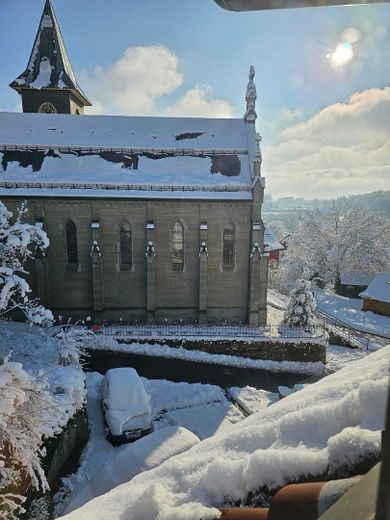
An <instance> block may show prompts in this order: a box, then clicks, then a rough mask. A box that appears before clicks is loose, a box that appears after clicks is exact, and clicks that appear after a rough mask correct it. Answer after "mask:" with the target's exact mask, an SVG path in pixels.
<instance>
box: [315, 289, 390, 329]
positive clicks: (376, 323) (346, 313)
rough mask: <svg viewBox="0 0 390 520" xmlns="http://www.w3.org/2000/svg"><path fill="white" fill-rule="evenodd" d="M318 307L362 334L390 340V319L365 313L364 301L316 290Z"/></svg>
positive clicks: (368, 312)
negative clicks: (365, 333) (376, 335)
mask: <svg viewBox="0 0 390 520" xmlns="http://www.w3.org/2000/svg"><path fill="white" fill-rule="evenodd" d="M315 297H316V301H317V307H318V309H319V310H321V311H323V312H326V313H327V314H329V315H330V316H332V317H333V318H336V319H337V320H340V321H342V322H343V323H345V324H346V325H347V326H349V327H351V328H353V329H355V330H358V331H360V332H368V333H371V334H378V335H380V336H385V337H387V338H390V317H388V316H381V315H379V314H375V313H373V312H370V311H363V310H362V308H363V300H361V299H357V298H346V297H345V296H340V295H338V294H334V293H332V292H330V291H327V290H323V289H318V288H317V289H316V290H315Z"/></svg>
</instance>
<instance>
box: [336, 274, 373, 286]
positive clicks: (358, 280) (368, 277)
mask: <svg viewBox="0 0 390 520" xmlns="http://www.w3.org/2000/svg"><path fill="white" fill-rule="evenodd" d="M374 277H375V274H373V273H369V272H368V271H341V272H340V281H341V283H342V284H343V285H360V286H367V285H369V284H370V282H372V280H373V278H374Z"/></svg>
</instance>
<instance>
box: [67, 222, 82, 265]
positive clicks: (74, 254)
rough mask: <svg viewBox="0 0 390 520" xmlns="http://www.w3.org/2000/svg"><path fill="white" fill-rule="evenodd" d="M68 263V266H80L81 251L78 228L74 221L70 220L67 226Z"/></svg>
mask: <svg viewBox="0 0 390 520" xmlns="http://www.w3.org/2000/svg"><path fill="white" fill-rule="evenodd" d="M65 239H66V263H67V265H68V266H78V264H79V250H78V244H77V226H76V224H75V223H74V222H73V220H68V222H67V223H66V226H65Z"/></svg>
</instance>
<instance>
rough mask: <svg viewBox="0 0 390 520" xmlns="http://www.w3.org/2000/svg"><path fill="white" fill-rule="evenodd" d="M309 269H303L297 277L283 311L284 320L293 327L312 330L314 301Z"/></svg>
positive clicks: (313, 324)
mask: <svg viewBox="0 0 390 520" xmlns="http://www.w3.org/2000/svg"><path fill="white" fill-rule="evenodd" d="M308 278H309V271H308V270H307V269H304V271H303V275H302V278H298V280H297V281H296V285H295V288H294V289H293V290H292V291H291V292H290V301H289V304H288V306H287V309H286V311H285V313H284V322H285V323H288V324H289V325H292V326H294V327H302V328H304V329H305V330H312V329H313V328H314V326H315V318H314V311H315V308H316V302H315V300H314V296H313V293H312V292H311V291H310V287H311V282H310V281H309V280H308Z"/></svg>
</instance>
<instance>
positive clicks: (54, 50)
mask: <svg viewBox="0 0 390 520" xmlns="http://www.w3.org/2000/svg"><path fill="white" fill-rule="evenodd" d="M10 87H12V88H14V89H15V90H17V91H20V90H21V89H25V88H34V89H43V88H51V89H67V90H71V91H72V92H73V94H75V95H76V96H77V97H78V98H79V99H81V101H82V102H83V104H84V105H87V106H90V105H91V103H90V102H89V100H88V99H87V97H86V96H85V94H84V93H83V91H82V90H81V88H80V87H79V86H78V84H77V81H76V78H75V75H74V72H73V70H72V65H71V64H70V60H69V56H68V52H67V50H66V47H65V42H64V39H63V37H62V34H61V29H60V26H59V24H58V21H57V18H56V15H55V13H54V10H53V7H52V5H51V2H50V0H46V3H45V6H44V8H43V13H42V17H41V21H40V23H39V27H38V32H37V35H36V37H35V41H34V45H33V48H32V52H31V56H30V59H29V61H28V64H27V68H26V70H25V71H24V72H23V73H22V74H21V75H20V76H18V77H17V78H16V79H15V80H14V81H13V82H12V83H11V84H10Z"/></svg>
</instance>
